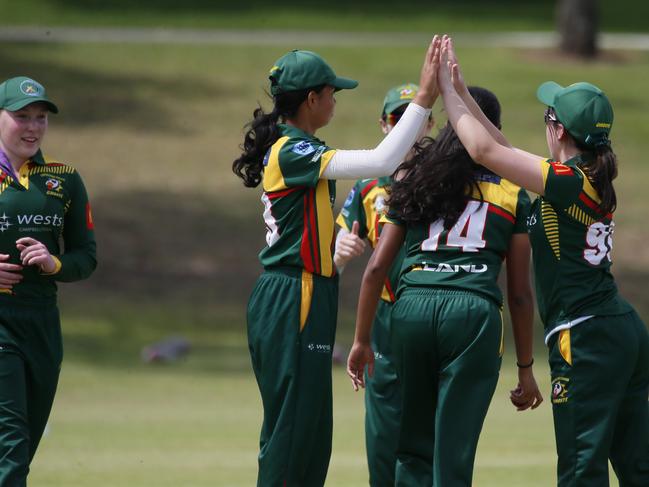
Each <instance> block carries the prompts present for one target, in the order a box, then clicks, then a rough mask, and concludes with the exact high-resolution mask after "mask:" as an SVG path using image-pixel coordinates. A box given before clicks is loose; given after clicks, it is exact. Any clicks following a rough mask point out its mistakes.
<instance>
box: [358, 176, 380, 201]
mask: <svg viewBox="0 0 649 487" xmlns="http://www.w3.org/2000/svg"><path fill="white" fill-rule="evenodd" d="M377 184H379V180H378V179H373V180H372V181H370V182H369V183H368V184H367V185H366V186H365V187H364V188H363V189H362V190H361V196H362V197H363V198H365V196H367V193H369V192H370V191H371V190H372V188H374V187H375V186H376V185H377Z"/></svg>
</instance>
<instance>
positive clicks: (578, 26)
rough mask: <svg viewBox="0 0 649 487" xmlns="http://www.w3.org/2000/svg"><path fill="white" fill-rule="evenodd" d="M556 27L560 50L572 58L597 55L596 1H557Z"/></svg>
mask: <svg viewBox="0 0 649 487" xmlns="http://www.w3.org/2000/svg"><path fill="white" fill-rule="evenodd" d="M556 12H557V25H558V29H559V34H560V36H561V50H562V51H563V52H565V53H567V54H571V55H574V56H579V57H585V58H592V57H595V56H596V55H597V23H598V11H597V0H559V1H558V3H557V10H556Z"/></svg>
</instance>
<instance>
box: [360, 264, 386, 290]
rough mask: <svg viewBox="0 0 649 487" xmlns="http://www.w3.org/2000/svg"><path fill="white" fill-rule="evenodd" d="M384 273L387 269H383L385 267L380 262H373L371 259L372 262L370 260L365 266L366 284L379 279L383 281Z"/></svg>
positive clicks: (364, 280) (364, 277) (364, 278)
mask: <svg viewBox="0 0 649 487" xmlns="http://www.w3.org/2000/svg"><path fill="white" fill-rule="evenodd" d="M384 274H385V270H384V269H383V267H382V266H381V265H379V264H378V263H375V262H372V259H371V260H370V262H368V264H367V267H366V268H365V272H364V273H363V282H364V283H366V284H370V283H373V282H377V281H381V282H382V281H383V276H384Z"/></svg>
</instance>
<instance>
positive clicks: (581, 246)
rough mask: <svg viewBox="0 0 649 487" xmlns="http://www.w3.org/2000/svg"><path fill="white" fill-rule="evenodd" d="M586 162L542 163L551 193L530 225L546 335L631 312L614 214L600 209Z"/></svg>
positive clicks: (539, 201) (534, 212) (545, 183)
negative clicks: (616, 262) (582, 320)
mask: <svg viewBox="0 0 649 487" xmlns="http://www.w3.org/2000/svg"><path fill="white" fill-rule="evenodd" d="M581 162H582V159H581V158H580V157H576V158H573V159H570V160H569V161H566V162H565V163H560V162H553V161H551V160H543V161H541V162H540V164H541V170H542V173H543V186H544V188H545V191H544V193H545V194H544V196H542V197H539V198H537V199H536V200H535V201H534V203H533V205H532V210H531V214H530V218H529V220H528V231H529V234H530V241H531V243H532V248H533V250H534V252H533V262H534V273H535V278H536V293H537V301H538V306H539V314H540V315H541V319H542V320H543V323H544V325H545V329H546V334H547V333H549V332H551V331H552V330H553V329H554V328H556V327H557V326H559V325H561V324H562V323H566V322H567V321H571V320H573V319H575V318H579V317H583V316H588V315H608V314H620V313H625V312H627V311H629V310H630V309H631V308H630V307H629V305H628V304H627V303H626V302H624V301H623V300H622V299H621V298H620V297H619V296H618V292H617V286H616V285H615V281H614V280H613V276H612V275H611V272H610V268H611V249H612V247H613V229H614V226H615V224H614V223H613V215H612V214H610V213H604V212H602V211H601V210H600V208H599V204H600V201H601V200H600V199H599V196H598V195H597V191H595V189H594V188H593V186H592V184H591V183H590V181H589V180H588V178H587V177H586V176H585V174H584V172H583V171H582V170H581V169H579V167H578V164H579V163H581Z"/></svg>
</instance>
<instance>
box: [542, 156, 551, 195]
mask: <svg viewBox="0 0 649 487" xmlns="http://www.w3.org/2000/svg"><path fill="white" fill-rule="evenodd" d="M539 164H541V176H543V189H544V190H545V185H546V184H547V182H548V171H550V168H551V167H552V166H550V159H541V161H540V162H539Z"/></svg>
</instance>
